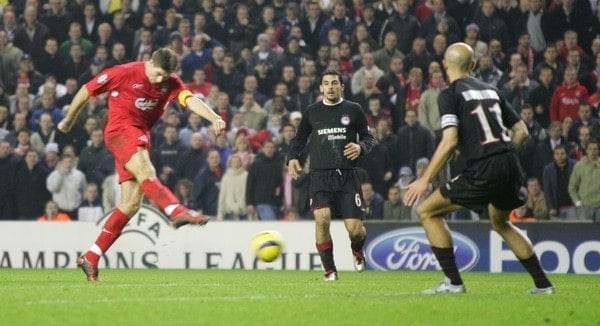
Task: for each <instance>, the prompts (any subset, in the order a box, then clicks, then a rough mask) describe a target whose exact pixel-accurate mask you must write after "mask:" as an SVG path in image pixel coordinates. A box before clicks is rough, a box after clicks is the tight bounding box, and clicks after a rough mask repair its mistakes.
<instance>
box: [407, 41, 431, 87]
mask: <svg viewBox="0 0 600 326" xmlns="http://www.w3.org/2000/svg"><path fill="white" fill-rule="evenodd" d="M431 61H433V55H431V53H429V51H427V47H426V43H425V39H424V38H421V37H417V38H416V39H415V40H414V41H413V47H412V50H411V51H410V52H409V53H408V54H407V55H406V57H405V58H404V67H405V70H408V71H410V70H412V68H420V69H421V71H422V72H423V71H425V72H426V71H429V64H430V63H431ZM427 77H428V76H425V78H427Z"/></svg>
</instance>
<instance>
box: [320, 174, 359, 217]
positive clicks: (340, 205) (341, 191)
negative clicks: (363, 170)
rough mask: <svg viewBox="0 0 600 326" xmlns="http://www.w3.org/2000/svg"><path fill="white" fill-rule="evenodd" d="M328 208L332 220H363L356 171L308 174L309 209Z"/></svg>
mask: <svg viewBox="0 0 600 326" xmlns="http://www.w3.org/2000/svg"><path fill="white" fill-rule="evenodd" d="M323 207H329V208H330V209H331V218H332V219H345V218H360V219H363V218H364V215H365V213H364V211H363V198H362V190H361V187H360V180H359V179H358V174H357V173H356V170H341V169H335V170H313V171H311V172H310V209H311V210H315V209H317V208H323Z"/></svg>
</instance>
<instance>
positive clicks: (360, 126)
mask: <svg viewBox="0 0 600 326" xmlns="http://www.w3.org/2000/svg"><path fill="white" fill-rule="evenodd" d="M319 89H320V90H321V93H323V101H322V102H317V103H314V104H312V105H310V106H309V107H307V108H306V110H305V111H304V114H303V115H302V120H301V121H300V125H299V126H298V132H297V133H296V137H295V138H294V140H292V144H291V147H290V152H289V154H288V163H287V166H288V171H289V173H290V175H291V176H292V178H294V179H296V178H298V172H300V171H301V170H302V167H301V166H300V161H299V157H300V154H301V152H302V150H303V149H304V147H305V146H306V143H307V141H310V150H309V152H310V153H309V154H310V170H311V172H310V208H311V210H312V211H313V214H314V216H315V223H316V245H317V250H318V251H319V255H320V256H321V263H322V264H323V268H324V269H325V277H324V279H325V280H326V281H335V280H337V278H338V276H337V269H336V267H335V262H334V260H333V242H332V241H331V234H330V232H329V225H330V223H331V219H332V217H333V218H342V219H344V225H345V226H346V230H348V235H349V236H350V246H351V247H352V254H353V255H354V267H355V269H356V270H357V271H359V272H361V271H362V270H363V269H364V261H365V258H364V253H363V246H364V244H365V239H366V235H367V232H366V230H365V227H364V225H363V223H362V220H363V218H364V212H363V210H362V202H363V199H362V192H361V187H360V181H359V179H358V175H357V173H356V170H355V167H356V159H357V158H358V157H359V156H361V155H363V154H366V153H368V152H369V151H370V150H371V148H372V147H373V144H374V142H375V139H374V138H373V136H372V135H371V134H369V128H368V126H367V119H366V117H365V114H364V112H363V109H362V108H361V106H360V105H359V104H357V103H354V102H351V101H347V100H344V99H343V98H342V93H343V91H344V84H343V82H342V77H341V75H340V73H338V72H337V71H335V70H329V69H328V70H325V71H324V72H323V74H322V75H321V85H320V86H319ZM309 137H310V139H309Z"/></svg>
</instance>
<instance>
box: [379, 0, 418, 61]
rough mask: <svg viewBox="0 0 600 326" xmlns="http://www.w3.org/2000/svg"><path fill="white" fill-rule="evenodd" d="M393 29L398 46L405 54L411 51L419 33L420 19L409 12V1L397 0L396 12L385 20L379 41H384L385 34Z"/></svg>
mask: <svg viewBox="0 0 600 326" xmlns="http://www.w3.org/2000/svg"><path fill="white" fill-rule="evenodd" d="M392 8H393V7H392ZM389 31H393V32H395V33H396V36H397V38H398V39H397V48H398V50H400V51H401V52H402V53H403V54H405V55H406V54H408V53H409V52H410V51H411V46H412V42H413V40H414V39H415V38H417V36H418V34H419V21H418V20H417V18H415V16H413V15H411V14H410V13H409V1H408V0H397V1H396V6H395V11H394V14H393V15H392V16H391V17H389V18H388V19H386V20H385V22H384V23H383V27H382V28H381V36H380V38H379V43H383V39H384V36H385V35H386V34H387V33H388V32H389Z"/></svg>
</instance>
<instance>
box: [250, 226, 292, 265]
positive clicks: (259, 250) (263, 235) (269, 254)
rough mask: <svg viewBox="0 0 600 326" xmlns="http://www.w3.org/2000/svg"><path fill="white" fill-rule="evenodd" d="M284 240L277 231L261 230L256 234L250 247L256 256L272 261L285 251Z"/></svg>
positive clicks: (265, 260)
mask: <svg viewBox="0 0 600 326" xmlns="http://www.w3.org/2000/svg"><path fill="white" fill-rule="evenodd" d="M283 245H284V240H283V237H282V236H281V233H279V232H277V231H272V230H271V231H261V232H258V233H257V234H255V235H254V237H253V238H252V242H251V243H250V247H251V248H252V251H253V252H254V254H255V255H256V258H258V259H260V260H262V261H264V262H267V263H269V262H272V261H274V260H275V259H277V257H279V255H281V252H282V251H283Z"/></svg>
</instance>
